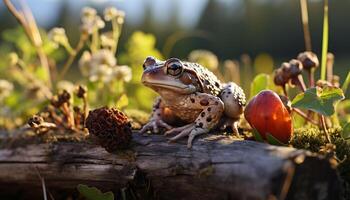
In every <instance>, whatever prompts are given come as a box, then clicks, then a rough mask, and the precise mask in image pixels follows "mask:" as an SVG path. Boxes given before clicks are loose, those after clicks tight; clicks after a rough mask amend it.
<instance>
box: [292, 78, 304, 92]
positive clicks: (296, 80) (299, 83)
mask: <svg viewBox="0 0 350 200" xmlns="http://www.w3.org/2000/svg"><path fill="white" fill-rule="evenodd" d="M292 82H293V84H294V85H297V86H298V87H299V89H300V90H301V91H303V92H305V91H306V86H305V82H304V79H303V76H302V75H301V74H299V75H298V76H297V77H294V78H292Z"/></svg>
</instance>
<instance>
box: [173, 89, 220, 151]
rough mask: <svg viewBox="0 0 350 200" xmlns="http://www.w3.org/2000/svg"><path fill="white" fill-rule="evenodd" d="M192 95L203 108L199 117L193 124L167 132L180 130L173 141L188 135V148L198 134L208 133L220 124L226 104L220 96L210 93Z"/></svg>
mask: <svg viewBox="0 0 350 200" xmlns="http://www.w3.org/2000/svg"><path fill="white" fill-rule="evenodd" d="M191 97H192V98H193V99H194V101H193V102H200V103H199V104H196V105H194V106H197V107H198V109H201V110H202V111H201V113H200V114H199V116H198V117H197V119H196V120H195V121H194V122H193V123H191V124H188V125H186V126H183V127H179V128H176V129H174V130H170V131H167V132H166V134H171V133H176V132H180V133H178V134H177V135H176V136H175V137H172V138H171V139H170V141H171V142H173V141H176V140H178V139H180V138H183V137H185V136H188V141H187V147H188V148H191V147H192V142H193V139H194V138H195V137H196V136H197V135H200V134H204V133H208V132H209V131H210V129H212V128H213V127H215V126H216V125H217V124H218V122H219V119H220V117H221V116H222V113H223V111H224V104H223V102H222V101H221V100H220V98H218V97H215V96H212V95H208V94H193V95H192V96H191Z"/></svg>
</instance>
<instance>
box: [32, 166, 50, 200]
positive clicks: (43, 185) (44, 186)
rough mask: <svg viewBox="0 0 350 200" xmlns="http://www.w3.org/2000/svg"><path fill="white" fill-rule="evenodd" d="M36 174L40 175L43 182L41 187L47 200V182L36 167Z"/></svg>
mask: <svg viewBox="0 0 350 200" xmlns="http://www.w3.org/2000/svg"><path fill="white" fill-rule="evenodd" d="M34 169H35V172H36V174H37V175H38V177H39V179H40V181H41V186H42V189H43V196H44V200H47V193H46V185H45V180H44V178H43V177H42V176H41V175H40V172H39V170H38V168H37V167H36V166H34Z"/></svg>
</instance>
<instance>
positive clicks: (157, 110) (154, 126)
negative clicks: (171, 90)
mask: <svg viewBox="0 0 350 200" xmlns="http://www.w3.org/2000/svg"><path fill="white" fill-rule="evenodd" d="M161 103H162V100H161V98H159V97H158V98H157V99H156V101H155V103H154V105H153V112H152V115H151V118H150V120H149V122H148V123H147V124H146V125H144V126H143V127H142V129H141V130H140V133H141V134H144V133H146V132H147V131H149V130H151V131H153V132H155V133H158V132H159V129H160V128H165V129H167V130H169V129H171V128H172V127H171V126H170V125H168V124H167V123H166V122H164V121H163V120H162V118H161V112H162V108H161Z"/></svg>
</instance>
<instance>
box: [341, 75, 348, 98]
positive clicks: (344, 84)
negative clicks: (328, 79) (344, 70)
mask: <svg viewBox="0 0 350 200" xmlns="http://www.w3.org/2000/svg"><path fill="white" fill-rule="evenodd" d="M349 85H350V72H349V73H348V75H347V76H346V79H345V81H344V83H343V86H342V87H341V89H342V90H343V92H344V93H346V90H347V89H348V87H349Z"/></svg>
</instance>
